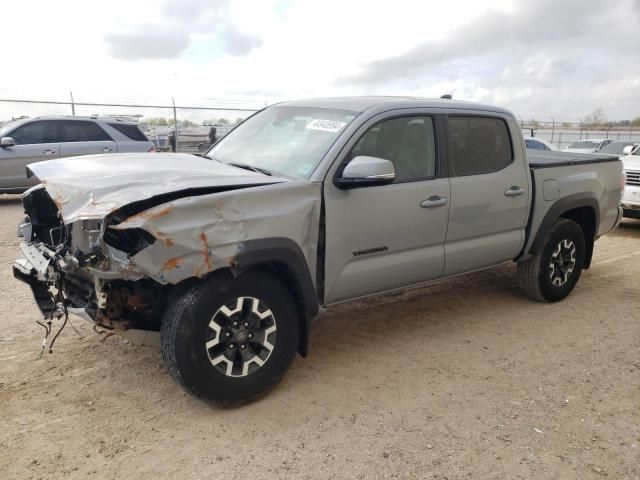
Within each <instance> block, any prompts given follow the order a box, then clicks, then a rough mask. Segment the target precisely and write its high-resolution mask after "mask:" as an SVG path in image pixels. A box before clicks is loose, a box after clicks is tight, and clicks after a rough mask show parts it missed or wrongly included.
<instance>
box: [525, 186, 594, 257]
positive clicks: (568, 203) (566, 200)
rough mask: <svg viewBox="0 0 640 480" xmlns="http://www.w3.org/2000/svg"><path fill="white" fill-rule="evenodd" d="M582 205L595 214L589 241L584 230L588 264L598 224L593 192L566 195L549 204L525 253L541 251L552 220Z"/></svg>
mask: <svg viewBox="0 0 640 480" xmlns="http://www.w3.org/2000/svg"><path fill="white" fill-rule="evenodd" d="M582 207H588V208H591V209H592V210H593V212H594V215H595V231H594V232H593V238H592V239H591V241H589V240H590V239H589V234H588V232H585V240H587V252H586V257H585V265H589V263H590V262H591V255H592V253H593V240H595V238H596V237H597V235H598V226H599V225H600V207H599V204H598V199H597V197H596V195H595V193H593V192H583V193H576V194H573V195H569V196H567V197H563V198H561V199H559V200H558V201H557V202H555V203H554V204H553V205H552V206H551V208H549V210H547V213H546V214H545V216H544V218H543V219H542V222H540V226H539V227H538V232H537V233H536V236H535V238H534V239H533V242H532V243H531V246H530V247H529V251H528V252H527V253H528V254H531V255H535V254H537V253H539V252H540V251H542V248H543V246H544V242H545V241H546V238H547V235H548V234H549V231H550V230H551V226H552V225H553V224H554V222H555V221H556V220H558V218H560V217H561V216H562V215H563V214H565V213H566V212H568V211H570V210H575V209H576V208H582Z"/></svg>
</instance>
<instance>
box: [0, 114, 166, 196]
mask: <svg viewBox="0 0 640 480" xmlns="http://www.w3.org/2000/svg"><path fill="white" fill-rule="evenodd" d="M153 151H155V147H154V145H153V143H151V141H149V139H148V138H147V137H146V136H145V135H144V133H142V131H141V130H140V128H139V127H138V125H137V124H136V123H134V122H131V121H126V120H121V119H118V118H109V117H102V118H98V117H67V116H49V117H37V118H27V119H23V120H17V121H14V122H11V123H8V124H6V125H3V126H2V127H0V193H21V192H24V191H25V190H27V189H28V188H29V187H31V186H33V185H36V184H37V183H38V181H37V180H36V179H35V178H27V173H26V169H25V167H26V166H27V165H28V164H30V163H34V162H40V161H42V160H52V159H57V158H64V157H73V156H78V155H91V154H96V153H115V152H153Z"/></svg>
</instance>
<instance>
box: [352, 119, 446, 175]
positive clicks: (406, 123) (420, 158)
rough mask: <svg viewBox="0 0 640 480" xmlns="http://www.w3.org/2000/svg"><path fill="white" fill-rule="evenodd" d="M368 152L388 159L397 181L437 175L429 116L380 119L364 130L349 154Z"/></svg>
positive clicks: (433, 139)
mask: <svg viewBox="0 0 640 480" xmlns="http://www.w3.org/2000/svg"><path fill="white" fill-rule="evenodd" d="M360 155H367V156H371V157H378V158H384V159H386V160H391V161H392V162H393V166H394V168H395V171H396V180H395V181H396V183H397V182H408V181H413V180H422V179H425V178H430V177H434V176H435V174H436V144H435V136H434V129H433V121H432V120H431V117H425V116H415V117H398V118H392V119H389V120H383V121H382V122H380V123H377V124H375V125H374V126H372V127H371V128H370V129H369V130H367V131H366V132H365V133H364V134H363V135H362V137H360V139H359V140H358V142H357V143H356V144H355V145H354V147H353V149H352V150H351V155H350V157H351V158H353V157H357V156H360Z"/></svg>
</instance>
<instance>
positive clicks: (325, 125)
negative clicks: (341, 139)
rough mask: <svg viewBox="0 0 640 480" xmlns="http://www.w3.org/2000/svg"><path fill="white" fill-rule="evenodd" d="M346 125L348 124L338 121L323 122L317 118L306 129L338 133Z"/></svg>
mask: <svg viewBox="0 0 640 480" xmlns="http://www.w3.org/2000/svg"><path fill="white" fill-rule="evenodd" d="M346 124H347V123H346V122H338V121H337V120H322V119H320V118H316V119H315V120H311V121H310V122H309V124H308V125H307V127H306V128H307V129H308V130H322V131H323V132H331V133H336V132H339V131H340V129H341V128H342V127H344V126H345V125H346Z"/></svg>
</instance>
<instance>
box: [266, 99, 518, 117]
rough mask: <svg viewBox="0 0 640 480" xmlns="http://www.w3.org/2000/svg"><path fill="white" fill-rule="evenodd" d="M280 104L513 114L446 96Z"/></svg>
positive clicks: (360, 108) (358, 110) (316, 100)
mask: <svg viewBox="0 0 640 480" xmlns="http://www.w3.org/2000/svg"><path fill="white" fill-rule="evenodd" d="M278 105H286V106H294V107H314V108H333V109H338V110H350V111H353V112H365V111H368V110H373V109H376V110H381V111H384V110H396V109H402V108H445V109H455V110H481V111H489V112H496V113H503V114H506V115H510V116H513V114H512V113H511V112H510V111H509V110H506V109H504V108H500V107H495V106H492V105H483V104H480V103H475V102H467V101H462V100H450V99H446V98H420V97H393V96H389V97H387V96H365V97H329V98H309V99H303V100H294V101H289V102H282V103H279V104H278Z"/></svg>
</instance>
